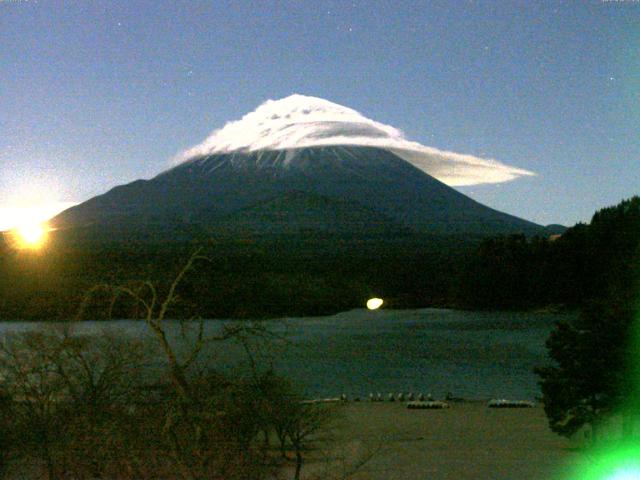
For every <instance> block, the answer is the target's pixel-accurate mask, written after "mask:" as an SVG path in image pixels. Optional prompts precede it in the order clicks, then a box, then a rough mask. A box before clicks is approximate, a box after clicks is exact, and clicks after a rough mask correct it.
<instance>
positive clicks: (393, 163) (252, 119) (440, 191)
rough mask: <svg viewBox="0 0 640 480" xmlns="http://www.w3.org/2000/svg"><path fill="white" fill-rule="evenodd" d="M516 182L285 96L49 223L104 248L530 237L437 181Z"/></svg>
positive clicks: (501, 168)
mask: <svg viewBox="0 0 640 480" xmlns="http://www.w3.org/2000/svg"><path fill="white" fill-rule="evenodd" d="M427 172H428V173H427ZM526 174H529V172H526V171H523V170H518V169H514V168H512V167H508V166H506V165H503V164H501V163H497V162H493V161H490V160H484V159H479V158H476V157H471V156H466V155H459V154H455V153H449V152H443V151H440V150H435V149H432V148H429V147H425V146H422V145H420V144H418V143H415V142H410V141H408V140H406V139H405V138H404V136H403V134H402V132H400V131H399V130H397V129H395V128H393V127H390V126H388V125H384V124H382V123H378V122H376V121H374V120H370V119H368V118H366V117H364V116H363V115H361V114H360V113H358V112H356V111H355V110H352V109H350V108H347V107H343V106H341V105H338V104H335V103H331V102H329V101H327V100H323V99H321V98H315V97H305V96H302V95H292V96H290V97H287V98H284V99H282V100H277V101H268V102H266V103H264V104H262V105H261V106H260V107H259V108H258V109H256V110H255V111H254V112H251V113H249V114H247V115H245V116H244V117H243V118H242V119H240V120H238V121H236V122H230V123H228V124H227V125H226V126H225V127H224V128H222V129H220V130H218V131H216V132H214V133H213V134H212V135H211V136H210V137H209V138H208V139H207V140H206V141H205V142H204V143H202V144H201V145H199V146H197V147H194V148H192V149H190V150H188V151H187V152H185V154H184V155H183V158H182V161H181V162H179V163H178V164H177V165H175V166H173V167H172V168H170V169H168V170H167V171H165V172H162V173H161V174H159V175H157V176H156V177H154V178H152V179H150V180H137V181H135V182H133V183H130V184H128V185H121V186H118V187H115V188H113V189H112V190H110V191H109V192H107V193H105V194H104V195H99V196H97V197H94V198H92V199H90V200H88V201H86V202H84V203H82V204H80V205H77V206H75V207H73V208H71V209H69V210H66V211H65V212H63V213H61V214H60V215H58V216H57V217H56V218H55V219H53V221H52V222H51V223H52V225H53V227H54V228H63V229H71V230H76V231H79V230H82V231H86V232H94V233H95V236H96V238H103V237H106V236H108V237H109V238H112V239H114V241H115V239H117V238H122V239H127V240H130V239H132V238H147V239H148V238H153V239H155V240H157V239H161V240H163V241H164V240H176V239H180V240H190V239H191V238H193V237H194V235H195V236H200V237H202V236H208V235H211V236H215V235H223V236H224V235H226V236H228V237H231V238H238V237H241V236H243V235H247V234H248V235H294V236H296V235H303V236H304V235H307V236H308V235H311V236H315V235H321V236H340V235H343V236H344V235H346V236H348V237H351V238H356V237H358V238H373V237H375V238H378V239H380V238H387V239H390V238H394V237H396V236H397V235H400V234H402V235H404V234H408V235H409V234H411V235H413V234H418V235H423V234H425V233H428V234H474V235H475V234H481V235H486V234H498V233H515V232H522V233H531V234H534V233H537V232H540V231H541V228H542V227H540V226H539V225H535V224H533V223H530V222H527V221H526V220H522V219H519V218H516V217H513V216H511V215H507V214H505V213H502V212H498V211H495V210H492V209H490V208H488V207H486V206H484V205H481V204H479V203H478V202H475V201H474V200H472V199H470V198H469V197H466V196H465V195H463V194H462V193H460V192H458V191H456V190H454V189H453V188H451V187H450V186H448V185H445V183H443V182H442V181H439V180H444V181H448V182H449V183H450V184H456V185H460V184H465V183H466V184H469V183H483V182H484V183H486V182H497V181H506V180H508V179H511V178H514V177H516V176H518V175H526ZM434 177H435V178H434ZM107 232H108V233H107ZM194 232H199V233H194Z"/></svg>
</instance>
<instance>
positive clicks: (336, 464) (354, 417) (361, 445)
mask: <svg viewBox="0 0 640 480" xmlns="http://www.w3.org/2000/svg"><path fill="white" fill-rule="evenodd" d="M338 411H339V412H340V413H339V417H340V418H339V420H338V421H337V422H336V424H335V430H334V435H335V437H336V445H337V450H338V451H336V452H332V454H331V455H329V457H330V460H327V459H326V458H322V457H321V456H320V455H319V458H318V459H316V461H315V462H314V464H313V465H309V466H308V468H309V470H313V469H317V470H322V469H323V468H325V465H326V463H328V462H331V463H332V464H333V468H334V469H335V470H339V471H345V472H348V471H349V470H355V469H357V467H358V465H357V464H358V462H360V461H361V460H362V461H366V460H368V461H367V463H365V464H364V465H362V466H360V468H359V470H358V473H356V474H355V475H354V476H353V477H351V478H355V479H371V480H377V479H380V480H383V479H384V480H392V479H398V480H400V479H403V480H404V479H424V480H427V479H429V480H478V479H491V480H501V479H503V480H507V479H508V480H529V479H531V480H546V479H555V478H561V479H562V475H561V473H560V470H565V468H566V466H567V465H571V464H572V463H575V462H576V461H577V460H578V459H579V455H580V454H579V453H576V449H575V445H574V444H572V442H570V441H568V440H566V439H564V438H562V437H559V436H557V435H555V434H554V433H552V432H551V431H550V430H549V428H548V426H547V421H546V418H545V415H544V411H543V410H542V408H541V407H535V408H527V409H497V410H496V409H489V408H487V407H486V404H485V403H480V402H478V403H475V402H468V403H459V404H455V403H454V404H452V406H451V408H450V409H448V410H407V409H406V408H405V407H404V405H403V404H400V403H373V404H372V403H368V402H362V403H350V404H348V405H345V406H342V407H339V408H338ZM309 470H308V471H307V473H310V471H309ZM335 473H337V472H335ZM335 473H334V474H333V475H331V477H334V478H339V477H340V476H341V475H339V474H338V475H336V474H335Z"/></svg>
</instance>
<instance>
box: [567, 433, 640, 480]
mask: <svg viewBox="0 0 640 480" xmlns="http://www.w3.org/2000/svg"><path fill="white" fill-rule="evenodd" d="M566 478H567V480H640V442H638V441H635V442H633V443H620V444H617V445H615V446H608V447H604V448H598V449H594V450H591V451H590V452H588V453H587V454H585V458H584V460H582V461H581V464H580V465H579V466H578V468H576V469H574V470H573V472H572V474H571V475H569V476H568V477H566Z"/></svg>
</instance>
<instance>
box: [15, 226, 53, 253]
mask: <svg viewBox="0 0 640 480" xmlns="http://www.w3.org/2000/svg"><path fill="white" fill-rule="evenodd" d="M14 237H15V240H16V242H17V244H18V246H19V247H20V248H31V249H37V248H40V247H42V246H43V245H44V243H45V241H46V239H47V228H46V227H45V226H44V225H42V224H39V223H34V224H29V225H22V226H20V227H18V228H16V229H15V232H14Z"/></svg>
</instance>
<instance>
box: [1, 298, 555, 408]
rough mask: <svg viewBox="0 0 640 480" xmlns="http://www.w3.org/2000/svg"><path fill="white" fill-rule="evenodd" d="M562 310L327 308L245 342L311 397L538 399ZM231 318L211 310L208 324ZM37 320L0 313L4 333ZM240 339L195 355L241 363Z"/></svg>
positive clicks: (131, 332)
mask: <svg viewBox="0 0 640 480" xmlns="http://www.w3.org/2000/svg"><path fill="white" fill-rule="evenodd" d="M561 318H566V316H564V315H558V314H537V313H511V312H509V313H505V312H498V313H496V312H463V311H456V310H442V309H421V310H384V309H383V310H378V311H367V310H352V311H349V312H344V313H340V314H337V315H333V316H328V317H311V318H287V319H281V320H269V321H265V322H263V323H262V324H263V325H264V327H265V328H266V329H267V330H268V331H269V332H272V333H274V335H275V336H274V338H268V339H266V340H264V341H259V342H254V341H252V342H251V350H252V351H253V352H254V355H255V360H256V361H257V362H258V364H259V365H261V366H263V367H264V366H268V365H273V366H274V367H275V368H276V370H277V371H279V372H280V373H283V374H285V375H287V376H288V377H289V378H291V379H292V380H293V381H294V382H295V383H296V384H297V385H299V387H300V388H302V389H304V390H305V391H306V392H307V394H308V395H309V396H312V397H331V396H339V395H340V394H342V393H345V394H347V395H349V396H350V397H354V396H359V397H361V398H363V397H367V396H368V395H369V393H370V392H380V393H382V394H383V395H384V396H385V397H386V395H387V394H388V393H389V392H395V393H397V392H413V393H419V392H422V393H424V394H425V395H426V394H429V393H430V394H432V395H433V396H434V397H437V398H441V397H444V396H445V395H446V394H447V393H449V392H450V393H452V394H453V395H454V396H456V397H463V398H467V399H488V398H494V397H504V398H514V399H531V400H533V399H535V398H536V397H538V396H539V388H538V386H537V377H536V376H535V375H534V373H533V371H532V369H533V368H534V367H535V366H539V365H544V364H546V363H548V362H549V360H548V359H547V355H546V350H545V346H544V343H545V340H546V338H547V336H548V335H549V332H550V331H551V329H552V327H553V325H554V323H555V322H556V321H557V320H559V319H561ZM230 323H233V322H229V321H216V320H207V321H206V324H205V325H206V327H205V331H206V333H207V334H213V333H215V332H219V331H220V328H221V325H228V324H230ZM40 325H42V324H40V323H31V322H30V323H25V322H4V323H0V335H1V336H4V335H5V334H6V333H7V332H12V331H25V330H30V329H33V328H37V327H38V326H40ZM167 325H168V330H170V332H171V339H172V341H174V342H176V344H180V345H182V346H181V347H180V348H182V349H183V348H185V347H184V345H185V344H188V343H189V341H190V340H189V338H193V337H192V336H193V334H194V333H193V332H191V334H190V335H189V334H187V335H186V337H183V336H181V335H180V331H181V329H180V323H179V322H176V321H167ZM76 328H77V329H78V330H79V331H81V332H90V333H95V332H97V331H99V330H100V329H105V330H108V331H114V332H118V334H121V335H127V336H132V337H135V338H144V337H147V336H148V337H151V335H150V332H149V330H148V327H147V325H146V324H145V323H144V322H136V321H130V320H119V321H112V322H82V323H81V324H77V327H76ZM243 352H244V350H243V348H242V346H241V345H240V344H238V343H237V342H231V343H228V342H226V343H213V344H211V345H209V346H208V347H207V348H206V349H205V351H203V355H202V359H201V363H202V364H205V363H208V364H210V365H213V366H215V367H217V368H221V369H225V370H227V371H232V372H236V373H237V374H238V375H240V374H242V372H243V371H246V368H247V367H246V365H248V362H247V360H246V359H247V356H246V355H245V354H244V353H243Z"/></svg>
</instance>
